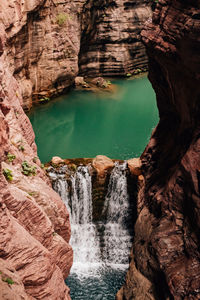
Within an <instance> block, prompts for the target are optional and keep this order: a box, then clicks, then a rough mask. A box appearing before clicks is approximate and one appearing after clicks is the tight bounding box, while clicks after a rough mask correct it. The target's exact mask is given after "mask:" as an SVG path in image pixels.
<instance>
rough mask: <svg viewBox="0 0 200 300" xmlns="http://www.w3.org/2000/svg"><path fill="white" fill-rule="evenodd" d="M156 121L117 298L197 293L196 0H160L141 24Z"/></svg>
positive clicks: (199, 22)
mask: <svg viewBox="0 0 200 300" xmlns="http://www.w3.org/2000/svg"><path fill="white" fill-rule="evenodd" d="M142 36H143V41H144V43H145V44H146V47H147V51H148V56H149V70H150V71H149V79H150V81H151V82H152V85H153V87H154V89H155V91H156V94H157V103H158V108H159V113H160V122H159V124H158V126H157V128H156V129H155V131H154V132H153V134H152V137H151V140H150V142H149V145H148V146H147V147H146V149H145V151H144V153H143V155H142V169H143V175H144V178H145V184H144V186H143V188H142V189H141V191H140V194H139V199H138V218H137V221H136V225H135V239H134V245H133V252H132V259H131V264H130V270H129V272H128V274H127V278H126V283H125V285H124V286H123V287H122V289H121V290H120V291H119V292H118V295H117V299H118V300H119V299H123V300H124V299H126V300H128V299H137V300H139V299H152V300H153V299H158V300H161V299H175V300H180V299H184V300H189V299H190V300H197V299H200V251H199V245H200V240H199V239H200V176H199V174H200V173H199V172H200V138H199V136H200V123H199V112H200V103H199V95H200V52H199V49H200V38H199V37H200V1H178V0H177V1H175V0H173V1H172V0H168V1H167V0H162V1H161V0H160V1H159V3H158V4H157V5H156V8H155V12H154V14H153V19H152V23H148V24H147V27H146V30H145V31H143V32H142Z"/></svg>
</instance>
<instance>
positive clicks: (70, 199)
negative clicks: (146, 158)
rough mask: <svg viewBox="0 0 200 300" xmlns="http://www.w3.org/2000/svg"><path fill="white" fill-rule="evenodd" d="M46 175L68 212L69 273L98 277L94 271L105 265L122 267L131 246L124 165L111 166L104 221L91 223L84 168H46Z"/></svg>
mask: <svg viewBox="0 0 200 300" xmlns="http://www.w3.org/2000/svg"><path fill="white" fill-rule="evenodd" d="M48 172H49V176H50V178H51V180H52V186H53V189H54V190H55V191H56V192H58V194H59V195H60V196H61V198H62V200H63V201H64V203H65V204H66V206H67V208H68V210H69V212H70V222H71V240H70V244H71V245H72V248H73V251H74V263H73V266H72V269H71V273H74V274H76V275H77V276H79V277H88V276H98V270H100V269H102V268H103V267H107V266H108V267H111V268H120V269H124V268H126V267H127V264H128V259H129V253H130V248H131V244H132V238H131V235H130V233H129V230H128V226H129V225H130V224H128V223H127V220H128V218H129V215H130V199H129V195H128V189H127V163H126V162H124V163H123V164H120V163H118V162H117V163H115V167H114V168H113V170H112V172H111V174H110V180H109V184H108V189H107V194H106V197H105V202H104V208H103V214H104V215H105V216H106V220H105V222H96V223H94V222H93V219H92V215H93V203H92V178H91V175H90V172H89V168H88V166H79V167H78V168H77V169H76V171H75V173H74V172H73V174H72V172H71V171H70V170H69V169H68V167H67V166H63V167H60V169H59V170H55V169H54V168H52V167H50V168H49V169H48ZM66 173H67V177H66ZM129 227H130V226H129Z"/></svg>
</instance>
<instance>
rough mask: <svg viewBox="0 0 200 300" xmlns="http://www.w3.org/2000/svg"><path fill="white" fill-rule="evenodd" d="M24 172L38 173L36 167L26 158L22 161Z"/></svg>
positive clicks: (26, 173) (28, 174)
mask: <svg viewBox="0 0 200 300" xmlns="http://www.w3.org/2000/svg"><path fill="white" fill-rule="evenodd" d="M22 173H23V174H24V175H26V176H32V175H33V176H34V175H36V167H35V166H32V165H30V164H29V163H28V162H27V161H26V160H25V161H23V162H22Z"/></svg>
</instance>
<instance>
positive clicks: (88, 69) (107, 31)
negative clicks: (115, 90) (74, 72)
mask: <svg viewBox="0 0 200 300" xmlns="http://www.w3.org/2000/svg"><path fill="white" fill-rule="evenodd" d="M151 3H152V2H151V1H149V0H133V1H126V0H114V1H113V0H97V1H93V0H90V1H87V2H86V4H85V5H84V7H83V17H82V24H81V25H82V30H81V32H82V33H81V48H80V54H79V67H80V73H81V74H82V75H84V76H90V77H91V76H110V77H112V76H125V75H127V74H130V73H133V71H134V70H136V69H138V68H139V69H141V70H143V69H146V68H147V56H146V52H145V47H144V45H143V44H142V42H141V37H140V32H141V29H142V28H143V26H144V23H145V21H146V20H147V19H148V18H149V17H150V16H151Z"/></svg>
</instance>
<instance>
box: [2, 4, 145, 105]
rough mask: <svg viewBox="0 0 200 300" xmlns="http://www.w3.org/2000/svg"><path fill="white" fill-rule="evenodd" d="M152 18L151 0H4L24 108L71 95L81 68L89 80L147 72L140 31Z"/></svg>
mask: <svg viewBox="0 0 200 300" xmlns="http://www.w3.org/2000/svg"><path fill="white" fill-rule="evenodd" d="M150 15H151V9H150V0H140V1H138V0H135V1H131V2H130V1H125V0H117V1H110V0H109V1H108V0H99V1H94V0H76V1H69V0H64V1H60V0H31V1H30V0H29V1H28V0H25V1H14V0H9V1H8V0H2V1H1V3H0V20H1V22H0V32H1V36H2V44H3V49H4V53H5V58H6V59H7V61H8V66H9V69H10V72H11V73H12V74H13V75H14V77H15V78H16V80H17V82H18V84H19V90H18V92H17V93H19V94H22V98H23V101H22V105H23V108H25V109H27V110H28V109H30V107H31V106H32V101H42V100H43V99H44V98H45V97H47V98H49V97H52V96H56V95H58V94H59V93H62V92H65V91H66V90H67V89H69V87H70V86H71V85H72V84H73V82H74V79H75V77H76V75H77V74H78V73H79V68H80V73H81V74H83V75H84V76H86V77H87V76H91V77H93V76H101V75H102V76H126V74H127V73H132V72H133V71H134V70H137V69H138V68H139V69H146V67H147V57H146V54H145V48H144V46H143V44H142V43H141V40H140V37H139V33H140V31H141V28H142V26H143V24H144V21H146V20H147V18H149V16H150ZM119 23H120V24H119Z"/></svg>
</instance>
